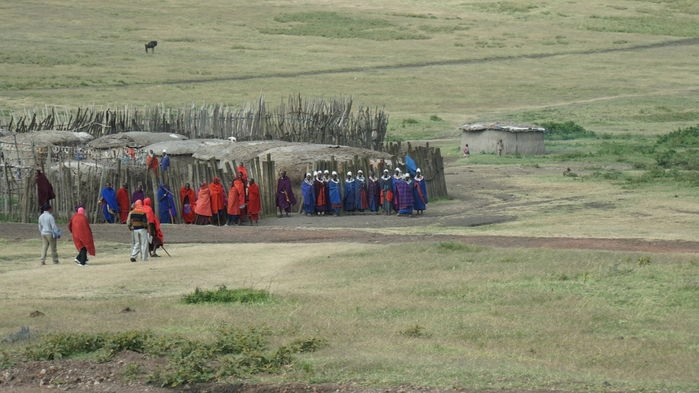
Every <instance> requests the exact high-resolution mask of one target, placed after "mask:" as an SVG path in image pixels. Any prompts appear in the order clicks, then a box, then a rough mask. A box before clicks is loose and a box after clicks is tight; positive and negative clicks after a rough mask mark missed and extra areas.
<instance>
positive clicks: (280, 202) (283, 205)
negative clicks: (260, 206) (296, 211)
mask: <svg viewBox="0 0 699 393" xmlns="http://www.w3.org/2000/svg"><path fill="white" fill-rule="evenodd" d="M276 200H277V203H276V204H277V209H278V210H279V217H282V215H283V214H286V216H287V217H288V216H289V212H290V211H291V207H292V206H293V205H295V204H296V198H295V197H294V190H293V189H292V188H291V179H289V178H288V177H287V176H286V171H282V172H281V174H280V176H279V180H277V195H276Z"/></svg>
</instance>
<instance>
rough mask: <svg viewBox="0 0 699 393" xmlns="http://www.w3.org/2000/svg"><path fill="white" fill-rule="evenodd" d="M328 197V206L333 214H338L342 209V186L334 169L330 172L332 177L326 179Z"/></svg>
mask: <svg viewBox="0 0 699 393" xmlns="http://www.w3.org/2000/svg"><path fill="white" fill-rule="evenodd" d="M328 199H329V200H330V208H331V209H332V212H333V214H334V215H336V216H339V215H340V209H342V186H341V184H340V179H338V178H337V172H335V171H333V172H332V177H331V178H330V179H328Z"/></svg>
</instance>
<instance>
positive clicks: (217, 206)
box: [209, 177, 226, 225]
mask: <svg viewBox="0 0 699 393" xmlns="http://www.w3.org/2000/svg"><path fill="white" fill-rule="evenodd" d="M209 191H210V192H211V217H212V222H211V223H212V224H216V225H223V224H225V222H226V220H222V219H221V217H222V216H225V214H226V212H225V209H226V204H225V202H224V200H225V196H224V194H225V190H224V189H223V185H222V184H221V179H219V178H218V177H214V180H213V182H212V183H211V184H210V185H209Z"/></svg>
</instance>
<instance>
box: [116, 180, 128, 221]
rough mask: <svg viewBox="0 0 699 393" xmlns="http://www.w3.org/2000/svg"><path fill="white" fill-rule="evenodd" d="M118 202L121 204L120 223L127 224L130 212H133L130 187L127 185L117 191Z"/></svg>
mask: <svg viewBox="0 0 699 393" xmlns="http://www.w3.org/2000/svg"><path fill="white" fill-rule="evenodd" d="M116 200H117V203H118V204H119V222H121V223H122V224H126V218H127V217H128V216H129V210H131V203H130V202H129V191H128V185H127V184H126V183H124V184H123V185H122V186H121V188H120V189H118V190H117V192H116Z"/></svg>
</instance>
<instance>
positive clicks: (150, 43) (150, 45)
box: [146, 41, 158, 53]
mask: <svg viewBox="0 0 699 393" xmlns="http://www.w3.org/2000/svg"><path fill="white" fill-rule="evenodd" d="M156 46H158V41H148V43H147V44H146V53H148V49H150V50H151V53H155V47H156Z"/></svg>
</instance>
